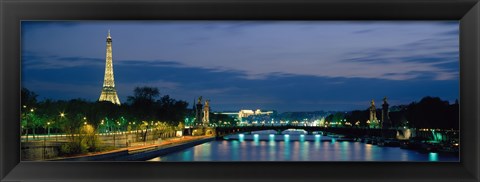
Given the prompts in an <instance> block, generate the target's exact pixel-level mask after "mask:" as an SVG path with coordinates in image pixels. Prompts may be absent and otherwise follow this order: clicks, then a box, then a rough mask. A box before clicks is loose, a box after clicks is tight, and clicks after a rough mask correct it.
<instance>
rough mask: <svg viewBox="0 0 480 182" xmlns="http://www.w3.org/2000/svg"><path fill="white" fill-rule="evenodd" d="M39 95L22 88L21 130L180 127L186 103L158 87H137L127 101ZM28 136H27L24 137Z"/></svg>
mask: <svg viewBox="0 0 480 182" xmlns="http://www.w3.org/2000/svg"><path fill="white" fill-rule="evenodd" d="M37 97H38V95H37V94H35V93H34V92H32V91H30V90H28V89H26V88H22V93H21V103H22V120H21V126H22V129H23V130H22V132H23V134H24V135H27V136H28V135H29V134H30V133H31V134H33V136H34V137H35V135H36V133H43V134H47V133H50V130H51V131H52V132H55V133H66V134H71V135H72V136H73V135H74V134H80V133H82V130H85V126H87V125H88V126H89V127H91V128H92V129H91V130H93V132H94V133H103V132H112V131H132V130H142V129H147V128H156V127H159V128H160V127H161V128H162V129H165V128H173V127H183V124H182V123H181V122H182V121H183V118H184V117H185V115H186V114H187V113H188V109H187V106H188V103H187V102H185V101H181V100H175V99H173V98H170V96H168V95H164V96H161V95H160V92H159V90H158V89H157V88H152V87H137V88H135V89H134V94H133V95H132V96H129V97H128V101H127V103H124V104H122V105H115V104H112V103H110V102H98V101H97V102H90V101H86V100H83V99H72V100H68V101H65V100H50V99H46V100H43V101H38V100H37ZM27 139H28V138H27Z"/></svg>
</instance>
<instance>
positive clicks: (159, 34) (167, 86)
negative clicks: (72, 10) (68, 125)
mask: <svg viewBox="0 0 480 182" xmlns="http://www.w3.org/2000/svg"><path fill="white" fill-rule="evenodd" d="M109 29H110V30H111V36H112V40H113V41H112V49H113V51H112V52H113V64H114V66H113V67H114V74H115V85H116V88H117V93H118V95H119V98H120V101H121V102H122V103H124V102H126V101H127V99H126V98H127V96H129V95H133V89H134V88H135V87H136V86H151V87H157V88H159V90H160V93H161V95H170V97H172V98H174V99H179V100H184V101H187V102H189V103H190V104H189V108H191V104H192V102H193V100H194V99H195V98H197V97H199V96H203V98H204V99H209V100H211V101H210V105H211V108H212V110H213V111H238V110H240V109H257V108H259V109H262V110H277V111H279V112H285V111H320V110H325V111H327V110H328V111H331V110H338V111H340V110H341V111H347V110H353V109H362V110H363V109H367V108H368V107H369V104H370V100H371V99H375V101H376V103H378V104H377V107H379V106H380V102H381V99H382V98H383V97H384V96H386V97H388V100H389V102H390V105H398V104H408V103H410V102H413V101H419V100H420V99H421V98H423V97H425V96H434V97H440V98H441V99H442V100H448V101H450V102H453V101H455V99H458V98H459V31H458V30H459V24H458V21H70V22H61V21H50V22H46V21H34V22H32V21H24V22H22V37H21V38H22V42H21V43H22V85H23V87H26V88H28V89H29V90H31V91H34V92H35V93H37V94H38V95H39V97H38V98H39V99H40V100H43V99H46V98H49V99H55V100H59V99H65V100H69V99H74V98H83V99H86V100H89V101H95V100H97V99H98V98H99V96H100V92H101V89H102V84H103V77H104V70H105V54H106V53H105V52H106V51H105V48H106V36H107V31H108V30H109Z"/></svg>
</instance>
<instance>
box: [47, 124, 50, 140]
mask: <svg viewBox="0 0 480 182" xmlns="http://www.w3.org/2000/svg"><path fill="white" fill-rule="evenodd" d="M47 130H48V138H50V122H47Z"/></svg>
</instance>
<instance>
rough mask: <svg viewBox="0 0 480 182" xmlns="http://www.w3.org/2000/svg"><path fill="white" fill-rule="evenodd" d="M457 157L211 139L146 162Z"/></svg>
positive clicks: (347, 145)
mask: <svg viewBox="0 0 480 182" xmlns="http://www.w3.org/2000/svg"><path fill="white" fill-rule="evenodd" d="M458 159H459V158H458V157H455V156H450V155H441V154H437V153H425V154H424V153H419V152H416V151H412V150H405V149H400V148H398V147H379V146H376V145H370V144H364V143H360V142H346V141H343V142H337V141H335V142H333V141H327V142H321V141H320V140H315V141H293V140H289V137H287V136H284V140H283V141H275V140H273V139H272V138H270V140H268V141H258V140H254V141H238V140H231V141H226V140H222V141H212V142H208V143H204V144H201V145H197V146H194V147H191V148H188V149H185V150H182V151H178V152H175V153H171V154H168V155H165V156H161V157H156V158H153V159H151V160H149V161H172V162H175V161H450V162H455V161H458Z"/></svg>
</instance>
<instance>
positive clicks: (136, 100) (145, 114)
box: [127, 87, 160, 120]
mask: <svg viewBox="0 0 480 182" xmlns="http://www.w3.org/2000/svg"><path fill="white" fill-rule="evenodd" d="M159 96H160V91H158V88H154V87H135V89H134V90H133V96H128V97H127V101H128V102H129V104H130V106H131V108H130V109H132V111H133V112H134V113H135V114H134V115H135V116H136V117H138V118H143V119H145V120H152V119H154V118H155V107H154V103H155V99H156V98H158V97H159Z"/></svg>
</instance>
